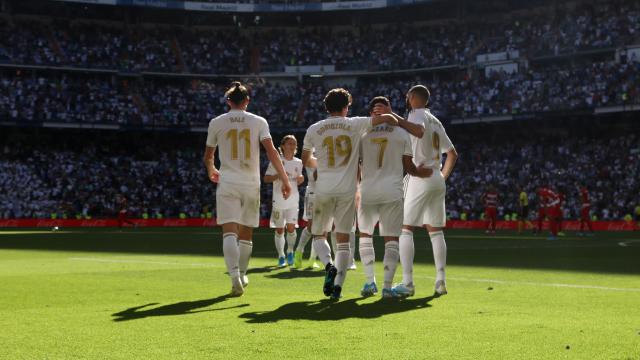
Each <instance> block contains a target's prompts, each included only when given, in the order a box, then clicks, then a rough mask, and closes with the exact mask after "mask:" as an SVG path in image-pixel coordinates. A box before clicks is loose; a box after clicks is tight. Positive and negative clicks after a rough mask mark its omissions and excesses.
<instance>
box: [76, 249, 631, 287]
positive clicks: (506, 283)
mask: <svg viewBox="0 0 640 360" xmlns="http://www.w3.org/2000/svg"><path fill="white" fill-rule="evenodd" d="M69 260H72V261H90V262H102V263H125V264H153V265H182V266H194V267H208V268H224V267H225V266H220V265H214V264H205V263H181V262H168V261H149V260H124V259H101V258H92V257H72V258H69ZM419 277H421V278H426V279H435V277H433V276H419ZM449 279H450V280H453V281H468V282H479V283H494V284H504V285H529V286H545V287H560V288H572V289H591V290H606V291H629V292H640V288H616V287H607V286H598V285H578V284H562V283H539V282H533V281H511V280H498V279H474V278H467V277H449Z"/></svg>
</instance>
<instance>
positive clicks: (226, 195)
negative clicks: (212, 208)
mask: <svg viewBox="0 0 640 360" xmlns="http://www.w3.org/2000/svg"><path fill="white" fill-rule="evenodd" d="M216 210H217V219H216V222H217V223H218V224H219V225H222V224H227V223H237V224H240V225H244V226H249V227H258V225H260V186H259V185H256V186H255V187H251V186H247V185H238V184H229V183H220V184H218V188H217V190H216Z"/></svg>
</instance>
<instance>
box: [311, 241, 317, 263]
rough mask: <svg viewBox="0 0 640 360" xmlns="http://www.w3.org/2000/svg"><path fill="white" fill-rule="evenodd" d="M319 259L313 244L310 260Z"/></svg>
mask: <svg viewBox="0 0 640 360" xmlns="http://www.w3.org/2000/svg"><path fill="white" fill-rule="evenodd" d="M317 257H318V255H316V248H314V247H313V244H312V245H311V254H309V260H313V261H316V258H317Z"/></svg>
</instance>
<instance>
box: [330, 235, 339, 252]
mask: <svg viewBox="0 0 640 360" xmlns="http://www.w3.org/2000/svg"><path fill="white" fill-rule="evenodd" d="M337 241H338V235H337V234H336V232H335V231H332V232H331V250H333V256H334V257H335V256H336V251H338V247H337Z"/></svg>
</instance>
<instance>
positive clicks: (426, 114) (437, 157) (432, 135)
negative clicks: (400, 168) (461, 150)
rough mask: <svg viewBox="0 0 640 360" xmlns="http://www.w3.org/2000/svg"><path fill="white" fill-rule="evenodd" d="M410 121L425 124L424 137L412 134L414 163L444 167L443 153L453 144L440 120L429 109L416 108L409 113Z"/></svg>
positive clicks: (435, 167) (438, 167) (437, 167)
mask: <svg viewBox="0 0 640 360" xmlns="http://www.w3.org/2000/svg"><path fill="white" fill-rule="evenodd" d="M407 120H408V121H409V122H412V123H414V124H423V125H424V136H422V139H420V138H417V137H415V136H411V147H412V149H413V163H414V164H415V165H416V166H420V165H422V166H423V167H428V168H432V169H434V171H438V170H440V169H441V168H442V154H443V153H446V152H448V151H449V150H451V149H453V144H452V143H451V140H449V137H448V136H447V133H446V132H445V131H444V127H443V126H442V123H441V122H440V120H438V119H437V118H436V117H435V116H433V114H431V112H430V111H429V109H416V110H412V111H411V112H410V113H409V118H408V119H407Z"/></svg>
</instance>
